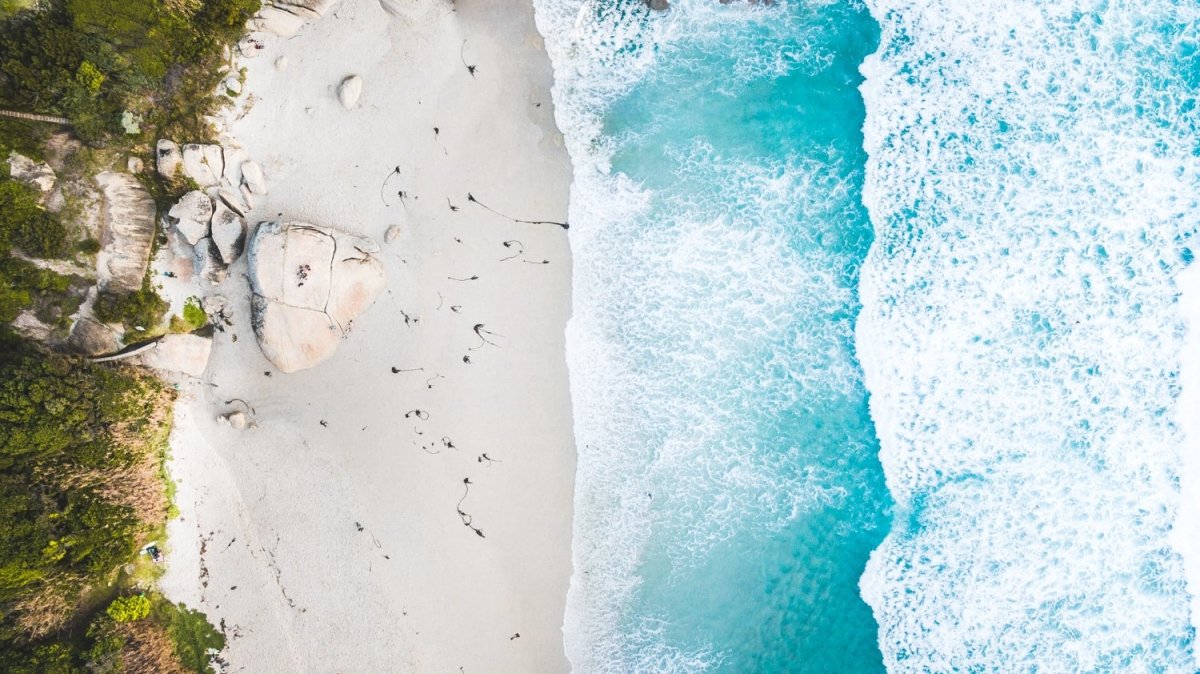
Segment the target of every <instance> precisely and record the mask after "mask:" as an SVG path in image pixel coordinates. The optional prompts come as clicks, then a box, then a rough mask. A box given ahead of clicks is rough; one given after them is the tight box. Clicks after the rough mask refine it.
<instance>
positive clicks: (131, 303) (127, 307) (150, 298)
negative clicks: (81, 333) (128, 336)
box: [92, 282, 170, 331]
mask: <svg viewBox="0 0 1200 674" xmlns="http://www.w3.org/2000/svg"><path fill="white" fill-rule="evenodd" d="M168 308H170V305H169V304H167V302H166V300H164V299H163V298H161V297H159V296H158V293H157V292H155V291H154V288H152V287H150V284H149V283H148V282H147V283H143V284H142V287H141V288H140V289H138V290H136V291H134V292H131V293H112V292H107V291H106V292H102V293H100V295H99V297H97V298H96V303H95V304H94V305H93V306H92V312H93V313H94V314H95V315H96V318H98V319H100V320H101V321H103V322H105V323H121V324H122V325H124V326H125V329H126V330H131V331H136V330H137V329H138V328H142V329H143V330H144V331H149V330H151V329H153V328H154V327H155V326H157V325H158V324H159V323H161V322H162V318H163V314H165V313H167V309H168Z"/></svg>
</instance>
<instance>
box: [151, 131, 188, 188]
mask: <svg viewBox="0 0 1200 674" xmlns="http://www.w3.org/2000/svg"><path fill="white" fill-rule="evenodd" d="M155 152H156V154H157V157H158V173H159V175H161V176H162V177H164V178H166V179H168V180H170V179H171V178H174V177H175V174H176V173H178V172H179V167H180V166H182V165H183V154H182V153H181V152H180V150H179V145H177V144H176V143H175V141H171V140H167V139H166V138H163V139H161V140H159V141H158V146H157V148H155Z"/></svg>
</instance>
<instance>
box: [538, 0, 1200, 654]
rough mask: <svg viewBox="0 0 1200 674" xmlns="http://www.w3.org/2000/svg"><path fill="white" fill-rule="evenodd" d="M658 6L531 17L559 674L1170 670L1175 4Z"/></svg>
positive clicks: (1187, 175) (1180, 202)
mask: <svg viewBox="0 0 1200 674" xmlns="http://www.w3.org/2000/svg"><path fill="white" fill-rule="evenodd" d="M672 4H673V8H672V10H671V11H670V12H668V13H665V14H655V13H651V12H650V11H649V10H647V9H646V8H645V5H644V3H643V2H642V1H641V0H535V6H536V9H537V21H538V27H539V30H540V31H541V32H542V34H543V36H545V38H546V44H547V48H548V51H549V52H550V55H551V59H552V62H553V64H554V68H555V80H556V84H555V92H554V93H555V103H556V108H557V110H556V113H557V116H558V122H559V126H560V128H562V130H563V132H564V136H565V138H566V141H567V144H568V148H569V150H570V152H571V157H572V161H573V162H574V165H575V183H574V185H573V188H572V195H571V213H570V221H571V223H572V227H571V230H570V231H571V246H572V251H573V255H574V264H575V271H574V288H573V292H574V300H573V310H574V315H573V318H572V320H571V322H570V324H569V326H568V330H567V332H568V334H567V338H568V339H567V341H568V363H569V365H570V369H571V388H572V398H573V405H574V415H575V432H576V441H577V444H578V451H579V463H578V474H577V477H576V504H575V505H576V509H575V532H574V540H573V544H572V545H573V554H574V562H575V568H574V575H573V578H572V582H571V588H570V592H569V596H568V608H567V616H566V622H565V625H564V634H565V640H566V646H567V652H568V656H569V657H570V659H571V662H572V664H573V666H574V668H575V671H579V672H701V671H712V672H848V673H853V672H878V671H883V670H884V669H885V667H886V668H887V669H889V670H892V671H935V672H940V671H981V672H982V671H1172V672H1173V671H1181V672H1187V671H1196V665H1195V662H1194V660H1193V659H1192V653H1193V642H1194V628H1193V627H1192V626H1191V623H1190V620H1189V613H1188V602H1189V595H1188V592H1187V588H1186V585H1185V581H1184V574H1185V563H1184V560H1183V557H1182V556H1181V555H1180V553H1179V552H1178V550H1177V548H1178V546H1177V545H1174V544H1173V543H1172V541H1171V540H1170V539H1171V536H1172V526H1173V523H1174V522H1175V518H1176V512H1177V510H1178V507H1179V498H1180V496H1179V494H1180V487H1179V483H1180V474H1179V471H1178V470H1177V469H1176V466H1177V465H1178V463H1179V460H1180V457H1181V455H1182V453H1183V452H1185V451H1186V449H1185V448H1186V446H1187V443H1186V441H1185V440H1186V439H1185V438H1184V437H1183V434H1182V432H1181V431H1180V428H1179V426H1178V423H1177V422H1178V415H1179V411H1178V410H1177V409H1176V408H1177V404H1176V403H1177V401H1178V398H1179V394H1180V385H1179V378H1180V377H1179V375H1180V370H1181V367H1182V366H1181V364H1180V363H1181V349H1182V344H1183V339H1184V336H1185V334H1186V333H1187V328H1186V320H1185V317H1184V316H1183V315H1182V313H1181V312H1180V310H1179V307H1178V301H1177V300H1178V295H1179V290H1178V287H1177V282H1176V281H1177V278H1176V277H1177V276H1178V274H1179V273H1180V272H1181V271H1182V270H1183V269H1184V268H1185V267H1186V266H1187V264H1188V263H1189V262H1190V260H1191V259H1192V253H1191V250H1190V248H1189V240H1190V237H1191V236H1192V235H1193V234H1194V231H1195V228H1196V225H1197V222H1198V218H1197V212H1200V209H1198V207H1197V198H1198V197H1197V195H1200V190H1197V189H1196V188H1197V187H1198V186H1200V184H1198V183H1197V180H1196V176H1197V160H1196V157H1197V154H1198V152H1197V147H1200V142H1198V141H1197V140H1196V131H1197V128H1196V118H1195V113H1194V110H1195V106H1196V102H1195V98H1194V96H1195V94H1196V91H1197V85H1198V84H1200V74H1198V73H1200V70H1198V66H1200V64H1197V62H1196V59H1195V54H1196V52H1197V48H1198V46H1197V45H1198V44H1200V42H1198V41H1197V37H1198V36H1197V26H1198V25H1200V21H1198V20H1197V16H1196V9H1195V5H1193V4H1185V3H1176V2H1160V1H1159V0H1152V1H1151V2H1150V4H1147V3H1144V2H1143V3H1124V4H1122V3H1114V2H1110V1H1107V0H1106V1H1102V2H1091V3H1085V2H1082V1H1081V0H1070V1H1064V2H1058V3H1055V4H1054V5H1052V6H1049V5H1041V4H1038V3H1029V2H1025V3H1011V2H998V1H997V2H990V1H986V0H984V1H981V2H973V3H960V2H951V1H949V0H943V1H941V2H939V1H937V0H925V1H922V2H919V3H918V2H898V1H895V0H873V1H872V2H868V3H865V4H864V3H861V2H837V1H816V0H788V1H780V2H776V3H775V4H774V5H772V6H770V7H765V6H758V7H752V6H750V5H749V4H747V3H734V4H731V5H722V4H720V3H719V2H716V0H675V2H673V3H672ZM864 77H865V79H864Z"/></svg>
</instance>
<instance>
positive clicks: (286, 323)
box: [248, 222, 385, 372]
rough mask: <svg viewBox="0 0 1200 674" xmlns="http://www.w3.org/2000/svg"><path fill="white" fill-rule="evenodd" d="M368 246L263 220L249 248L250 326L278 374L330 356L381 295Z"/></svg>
mask: <svg viewBox="0 0 1200 674" xmlns="http://www.w3.org/2000/svg"><path fill="white" fill-rule="evenodd" d="M378 250H379V246H378V245H377V244H376V243H375V242H374V241H372V240H370V239H367V238H364V237H360V236H355V235H353V234H348V233H346V232H341V231H338V230H335V229H331V228H329V227H319V226H316V225H310V224H308V223H303V222H293V223H280V222H264V223H261V224H260V225H259V227H258V231H257V232H255V234H254V238H253V239H252V240H251V242H250V248H249V252H248V256H249V261H250V284H251V289H252V291H253V293H254V296H253V298H252V302H251V308H252V310H253V317H252V323H253V326H254V332H255V334H256V335H257V336H258V343H259V346H260V347H261V348H262V351H263V354H264V355H265V356H266V357H267V359H268V360H270V361H271V362H272V363H273V364H274V365H275V366H276V367H277V368H279V369H280V370H282V371H283V372H296V371H298V370H304V369H307V368H310V367H313V366H314V365H316V364H318V363H320V362H321V361H323V360H325V359H326V358H329V357H330V356H331V355H333V352H334V351H335V350H336V349H337V345H338V342H339V341H341V339H342V338H343V337H344V336H345V335H346V333H347V332H348V331H349V329H350V325H351V323H352V322H353V321H354V319H355V318H356V317H357V316H358V315H359V314H360V313H362V312H363V311H364V310H365V309H366V308H367V307H369V306H370V305H371V303H372V302H374V301H375V298H376V297H377V296H378V295H379V293H380V292H381V291H382V290H383V288H384V285H385V278H384V272H383V265H382V264H380V262H379V260H378V259H376V258H375V257H374V256H373V254H372V253H374V252H376V251H378Z"/></svg>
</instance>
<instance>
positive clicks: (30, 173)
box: [8, 152, 58, 205]
mask: <svg viewBox="0 0 1200 674" xmlns="http://www.w3.org/2000/svg"><path fill="white" fill-rule="evenodd" d="M8 174H9V175H10V176H12V179H13V180H16V181H17V182H22V183H25V184H26V185H29V186H30V187H33V188H34V189H36V190H37V191H39V192H41V197H40V200H41V203H42V205H45V204H46V200H47V199H49V198H50V192H51V191H53V190H54V186H55V185H56V184H57V183H58V178H57V177H56V176H55V175H54V169H52V168H50V165H49V164H47V163H46V162H44V161H42V162H37V161H34V160H32V159H30V158H29V157H26V156H25V155H22V154H17V153H16V152H13V153H11V154H9V155H8Z"/></svg>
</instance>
